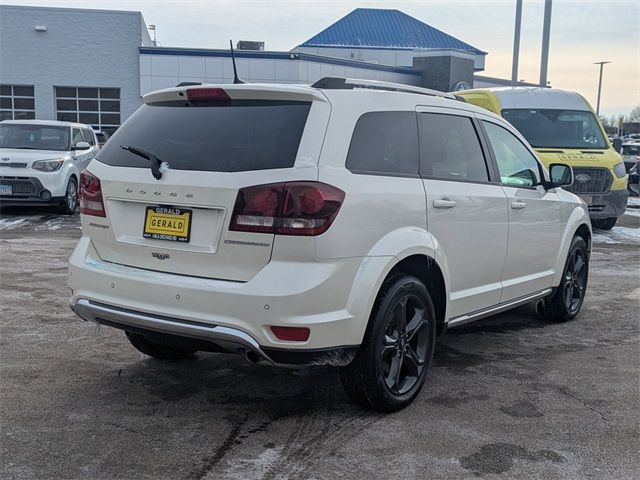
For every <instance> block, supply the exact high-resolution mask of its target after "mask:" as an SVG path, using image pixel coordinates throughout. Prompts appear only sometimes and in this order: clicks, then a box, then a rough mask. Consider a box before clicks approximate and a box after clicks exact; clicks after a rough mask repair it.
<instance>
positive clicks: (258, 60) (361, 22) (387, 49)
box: [0, 5, 501, 132]
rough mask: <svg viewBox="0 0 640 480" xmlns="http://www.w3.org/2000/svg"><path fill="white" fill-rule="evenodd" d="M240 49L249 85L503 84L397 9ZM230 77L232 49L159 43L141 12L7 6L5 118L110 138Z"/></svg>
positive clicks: (472, 52) (361, 13) (1, 111)
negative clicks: (146, 103)
mask: <svg viewBox="0 0 640 480" xmlns="http://www.w3.org/2000/svg"><path fill="white" fill-rule="evenodd" d="M70 26H73V27H72V28H70ZM238 47H239V49H238V50H237V51H236V60H237V68H238V74H239V76H240V77H241V78H242V79H243V80H245V81H248V82H267V83H275V82H277V83H306V84H310V83H313V82H315V81H317V80H319V79H320V78H322V77H327V76H338V77H350V78H363V79H370V80H381V81H388V82H397V83H403V84H408V85H418V86H424V87H429V88H435V89H438V90H444V91H449V90H456V89H461V88H469V87H470V86H474V85H475V86H491V85H499V84H501V81H500V80H499V79H492V78H488V77H481V76H479V75H478V72H481V71H482V70H483V69H484V62H485V56H486V55H487V53H486V52H484V51H482V50H480V49H478V48H476V47H474V46H472V45H469V44H467V43H465V42H463V41H462V40H459V39H457V38H454V37H452V36H451V35H448V34H446V33H444V32H442V31H440V30H437V29H436V28H433V27H431V26H430V25H427V24H426V23H423V22H421V21H420V20H418V19H415V18H413V17H411V16H409V15H407V14H405V13H403V12H400V11H398V10H382V9H365V8H358V9H356V10H354V11H353V12H351V13H350V14H348V15H347V16H345V17H344V18H342V19H339V20H338V21H337V22H335V23H334V24H332V25H330V26H329V27H327V28H326V29H325V30H323V31H322V32H320V33H318V34H316V35H314V36H313V37H311V38H310V39H309V40H307V41H306V42H304V43H302V44H301V45H298V46H296V47H295V48H293V49H292V50H290V51H287V52H284V51H268V50H265V49H264V43H263V42H254V41H251V42H239V45H238ZM232 80H233V70H232V64H231V59H230V52H229V50H227V49H219V50H218V49H194V48H171V47H165V46H162V47H159V46H154V44H153V42H152V40H151V38H150V36H149V32H148V29H147V25H146V24H145V21H144V18H143V16H142V14H141V13H140V12H133V11H115V10H88V9H70V8H49V7H26V6H11V5H0V120H3V119H29V118H38V119H46V120H56V119H57V120H65V121H79V122H82V123H86V124H89V125H92V126H93V127H94V128H95V129H101V130H106V131H110V132H111V131H114V130H115V129H116V128H117V127H118V126H119V125H120V124H121V123H122V122H123V121H124V120H126V118H127V117H128V116H129V115H131V113H133V112H134V111H135V110H136V109H137V108H138V107H139V106H140V105H141V104H142V96H143V95H144V94H145V93H147V92H150V91H152V90H157V89H161V88H167V87H172V86H175V85H177V84H179V83H182V82H202V83H205V82H207V83H231V82H232Z"/></svg>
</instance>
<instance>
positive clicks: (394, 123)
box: [69, 78, 591, 411]
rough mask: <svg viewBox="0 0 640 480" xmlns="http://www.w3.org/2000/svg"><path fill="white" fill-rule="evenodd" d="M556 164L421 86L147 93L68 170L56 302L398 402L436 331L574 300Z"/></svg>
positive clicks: (566, 199)
mask: <svg viewBox="0 0 640 480" xmlns="http://www.w3.org/2000/svg"><path fill="white" fill-rule="evenodd" d="M550 172H551V173H550V176H551V178H549V172H547V171H545V170H544V169H543V168H542V167H541V166H540V164H539V163H538V161H537V160H536V157H535V154H534V153H533V152H532V150H531V148H530V147H529V145H528V144H527V142H526V141H525V140H524V139H523V138H522V136H521V135H520V134H519V133H518V132H517V131H516V130H515V129H514V128H513V127H511V126H510V125H509V124H508V123H507V122H506V121H504V120H503V119H501V118H499V117H497V116H495V115H493V114H491V113H489V112H487V111H486V110H483V109H480V108H478V107H474V106H471V105H469V104H466V103H464V102H462V101H459V100H457V99H456V97H455V96H453V95H450V94H443V93H440V92H434V91H430V90H426V89H421V88H417V87H408V86H401V85H395V84H384V83H379V82H371V81H364V80H349V79H344V78H327V79H323V80H320V81H319V82H317V83H316V84H314V85H313V86H292V85H257V84H242V85H224V86H188V87H179V88H172V89H168V90H162V91H158V92H154V93H150V94H148V95H146V96H145V98H144V105H143V106H142V107H140V109H139V110H138V111H137V112H136V113H134V114H133V115H132V116H131V118H129V119H128V120H127V121H126V123H125V124H124V125H122V126H121V127H120V129H119V130H118V131H117V132H116V133H115V134H114V135H113V137H112V138H111V139H110V140H109V142H108V143H107V145H106V146H105V148H104V149H103V150H101V151H100V153H99V154H98V157H97V158H96V160H94V161H93V162H92V163H91V165H90V166H89V168H88V170H87V171H85V173H84V174H83V175H82V177H81V181H80V201H81V213H82V224H83V236H82V238H81V240H80V243H79V244H78V246H77V248H76V250H75V252H74V253H73V255H72V256H71V258H70V278H69V284H70V287H71V289H72V296H71V308H72V309H73V310H74V311H75V312H76V313H77V314H78V315H79V316H80V317H82V318H83V319H85V320H92V321H95V322H98V323H100V324H104V325H109V326H112V327H116V328H120V329H123V330H124V331H125V332H126V334H127V337H128V338H129V340H130V342H131V343H132V344H133V346H134V347H136V348H137V349H138V350H140V351H141V352H143V353H145V354H147V355H151V356H153V357H157V358H164V359H176V358H180V357H185V356H188V355H191V354H193V353H194V352H196V351H197V350H205V351H214V352H239V353H242V354H244V355H245V356H246V357H247V358H248V359H249V360H250V361H253V362H266V363H270V364H277V365H332V366H340V367H342V368H341V378H342V382H343V384H344V387H345V389H346V390H347V392H348V393H349V395H350V396H351V397H352V398H353V399H354V400H356V401H357V402H359V403H361V404H363V405H365V406H368V407H370V408H375V409H379V410H385V411H392V410H397V409H399V408H402V407H404V406H406V405H407V404H409V403H410V402H411V401H412V400H413V399H414V398H415V396H416V395H417V394H418V392H419V391H420V389H421V387H422V385H423V383H424V380H425V374H426V371H427V368H428V366H429V364H430V361H431V357H432V355H433V350H434V342H435V339H436V336H437V335H438V334H440V333H442V332H443V331H444V330H445V329H446V328H447V327H453V326H457V325H461V324H464V323H467V322H471V321H473V320H477V319H479V318H482V317H485V316H488V315H491V314H494V313H497V312H500V311H503V310H506V309H510V308H513V307H516V306H519V305H522V304H525V303H527V302H539V307H540V310H541V311H542V312H543V313H544V314H545V315H546V316H548V317H550V318H552V319H554V320H567V319H570V318H573V317H575V316H576V315H577V313H578V312H579V310H580V307H581V305H582V301H583V299H584V294H585V289H586V285H587V274H588V262H589V254H590V239H591V227H590V224H589V215H588V211H587V208H586V205H585V204H584V203H583V202H582V201H581V200H580V199H579V198H578V197H577V196H575V195H573V194H571V193H568V192H566V191H564V190H562V189H560V188H557V187H559V186H561V185H569V184H570V183H571V182H572V180H573V179H572V171H571V168H570V167H567V166H565V165H553V166H552V167H551V168H550Z"/></svg>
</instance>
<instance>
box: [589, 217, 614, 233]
mask: <svg viewBox="0 0 640 480" xmlns="http://www.w3.org/2000/svg"><path fill="white" fill-rule="evenodd" d="M617 221H618V219H617V217H609V218H602V219H599V220H592V221H591V225H593V228H597V229H599V230H611V229H612V228H613V227H615V225H616V222H617Z"/></svg>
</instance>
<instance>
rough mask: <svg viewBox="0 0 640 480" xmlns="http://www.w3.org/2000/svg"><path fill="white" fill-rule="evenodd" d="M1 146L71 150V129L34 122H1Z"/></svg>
mask: <svg viewBox="0 0 640 480" xmlns="http://www.w3.org/2000/svg"><path fill="white" fill-rule="evenodd" d="M0 148H20V149H26V150H58V151H62V152H64V151H67V150H69V129H68V128H67V127H52V126H47V125H32V124H25V125H22V124H11V123H9V124H0Z"/></svg>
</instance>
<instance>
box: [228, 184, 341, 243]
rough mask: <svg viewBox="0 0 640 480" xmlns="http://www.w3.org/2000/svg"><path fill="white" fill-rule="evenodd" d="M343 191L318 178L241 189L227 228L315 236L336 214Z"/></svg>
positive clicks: (329, 223)
mask: <svg viewBox="0 0 640 480" xmlns="http://www.w3.org/2000/svg"><path fill="white" fill-rule="evenodd" d="M343 200H344V192H343V191H342V190H340V189H339V188H336V187H332V186H331V185H327V184H325V183H319V182H289V183H272V184H269V185H257V186H255V187H246V188H242V189H240V191H239V192H238V196H237V198H236V204H235V206H234V208H233V215H232V216H231V223H230V224H229V230H233V231H237V232H256V233H274V234H277V235H306V236H314V235H320V234H322V233H324V232H326V231H327V230H328V229H329V227H330V226H331V223H333V220H334V219H335V218H336V215H338V211H339V210H340V206H341V205H342V201H343Z"/></svg>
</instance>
